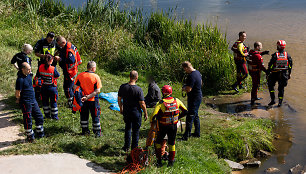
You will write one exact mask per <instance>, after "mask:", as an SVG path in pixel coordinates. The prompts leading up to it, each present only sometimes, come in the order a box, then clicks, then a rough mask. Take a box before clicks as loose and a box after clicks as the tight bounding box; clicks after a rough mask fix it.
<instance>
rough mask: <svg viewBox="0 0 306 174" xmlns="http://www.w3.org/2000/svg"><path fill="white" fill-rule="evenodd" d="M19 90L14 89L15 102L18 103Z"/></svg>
mask: <svg viewBox="0 0 306 174" xmlns="http://www.w3.org/2000/svg"><path fill="white" fill-rule="evenodd" d="M20 92H21V91H20V90H16V92H15V97H16V103H19V100H20Z"/></svg>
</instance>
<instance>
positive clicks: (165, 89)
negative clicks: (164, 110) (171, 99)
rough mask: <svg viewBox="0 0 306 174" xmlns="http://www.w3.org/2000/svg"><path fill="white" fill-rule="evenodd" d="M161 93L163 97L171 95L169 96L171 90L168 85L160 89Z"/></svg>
mask: <svg viewBox="0 0 306 174" xmlns="http://www.w3.org/2000/svg"><path fill="white" fill-rule="evenodd" d="M162 93H163V94H164V95H171V94H172V88H171V86H170V85H165V86H163V88H162Z"/></svg>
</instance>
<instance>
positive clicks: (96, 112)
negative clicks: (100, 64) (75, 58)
mask: <svg viewBox="0 0 306 174" xmlns="http://www.w3.org/2000/svg"><path fill="white" fill-rule="evenodd" d="M95 71H96V63H95V62H94V61H89V62H88V64H87V71H85V72H82V73H81V74H79V75H78V76H77V78H76V80H75V84H74V86H73V89H77V87H80V88H81V89H82V91H83V94H84V96H83V97H82V99H81V101H82V102H83V106H82V107H81V112H80V115H81V127H82V135H88V134H89V133H90V131H89V129H88V119H89V112H90V113H91V118H92V127H93V128H92V129H93V132H94V134H95V135H96V138H98V137H100V136H101V125H100V112H101V110H100V105H99V96H98V95H99V93H100V90H101V88H102V83H101V80H100V77H99V76H98V75H97V74H95Z"/></svg>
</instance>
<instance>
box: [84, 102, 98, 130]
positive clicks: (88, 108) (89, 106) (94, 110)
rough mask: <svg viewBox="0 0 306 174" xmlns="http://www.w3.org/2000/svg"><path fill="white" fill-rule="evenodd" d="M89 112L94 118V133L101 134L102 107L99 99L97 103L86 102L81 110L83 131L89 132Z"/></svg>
mask: <svg viewBox="0 0 306 174" xmlns="http://www.w3.org/2000/svg"><path fill="white" fill-rule="evenodd" d="M89 112H90V114H91V118H92V129H93V132H94V133H95V134H96V133H100V132H101V125H100V112H101V110H100V105H99V98H96V99H95V101H85V102H84V103H83V106H82V108H81V112H80V115H81V127H82V129H85V130H88V119H89Z"/></svg>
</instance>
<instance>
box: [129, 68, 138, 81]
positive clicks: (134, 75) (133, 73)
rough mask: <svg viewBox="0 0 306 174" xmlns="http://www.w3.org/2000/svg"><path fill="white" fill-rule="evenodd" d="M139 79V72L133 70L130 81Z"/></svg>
mask: <svg viewBox="0 0 306 174" xmlns="http://www.w3.org/2000/svg"><path fill="white" fill-rule="evenodd" d="M137 78H138V72H137V71H135V70H133V71H131V72H130V79H131V80H136V79H137Z"/></svg>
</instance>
